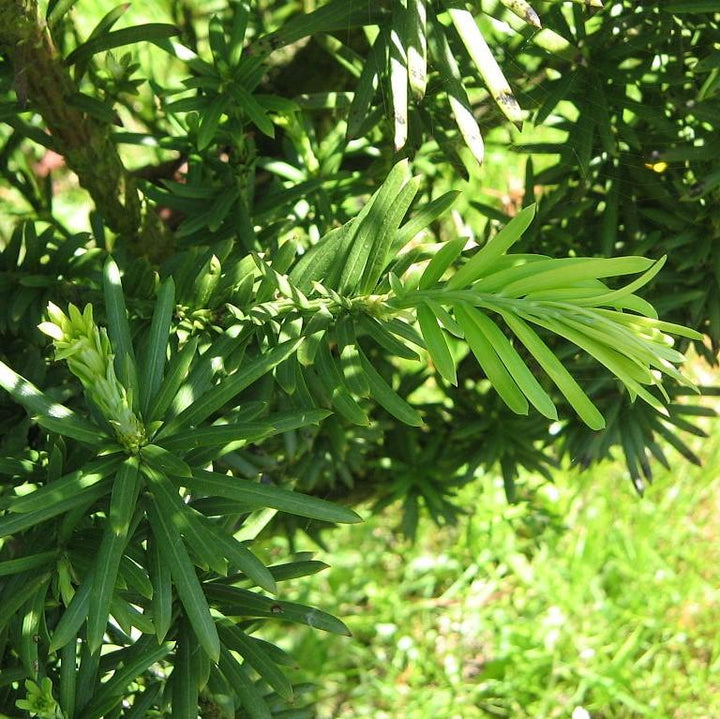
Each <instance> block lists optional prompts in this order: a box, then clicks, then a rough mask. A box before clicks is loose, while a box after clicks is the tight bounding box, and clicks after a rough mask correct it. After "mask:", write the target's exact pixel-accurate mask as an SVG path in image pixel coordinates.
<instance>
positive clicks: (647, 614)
mask: <svg viewBox="0 0 720 719" xmlns="http://www.w3.org/2000/svg"><path fill="white" fill-rule="evenodd" d="M719 451H720V439H718V438H713V439H712V440H711V441H708V442H706V443H705V446H704V447H703V454H704V456H705V457H706V464H705V466H704V467H703V468H694V467H690V466H688V465H687V464H686V463H684V462H683V461H681V460H680V459H677V460H676V463H675V466H674V468H673V470H672V471H671V472H663V473H660V474H659V475H658V477H657V480H656V482H655V484H654V485H653V486H652V487H651V488H650V490H649V491H648V493H647V495H646V497H645V498H644V499H639V498H638V497H637V496H636V495H635V494H634V492H633V490H632V486H631V483H630V481H629V480H628V479H627V478H626V477H625V476H624V469H623V467H622V466H621V464H619V463H618V464H610V463H608V464H604V465H602V466H600V467H598V468H596V469H595V470H593V471H592V472H588V473H585V474H582V475H581V474H578V473H577V472H574V471H566V472H564V473H562V474H561V475H559V476H558V478H557V482H556V484H554V485H547V484H544V485H543V484H540V483H538V482H535V481H533V480H531V479H527V480H526V482H525V484H524V487H523V490H522V492H521V494H522V496H523V502H522V503H521V504H520V505H517V506H508V505H507V503H506V502H505V499H504V496H503V492H502V486H501V482H500V483H498V482H497V481H496V480H494V479H493V478H491V477H487V478H485V479H484V480H482V482H481V483H480V485H475V486H473V487H468V488H467V489H466V490H465V491H464V493H463V494H462V495H461V501H462V503H463V504H464V506H465V508H466V509H467V511H468V517H467V518H466V520H465V521H463V522H462V523H461V524H460V525H459V526H457V527H454V528H452V527H450V528H444V529H437V528H436V527H434V526H433V525H432V524H431V523H430V522H424V523H422V524H421V527H420V531H419V532H418V537H419V539H418V542H417V543H416V544H415V545H410V544H408V543H406V542H404V541H402V540H401V539H400V538H399V537H398V535H397V534H396V532H395V531H394V528H395V527H396V525H397V524H398V522H399V517H398V514H397V513H398V512H399V509H396V510H394V511H391V512H388V513H386V514H385V515H384V516H382V517H376V518H373V519H371V520H370V521H368V523H366V524H365V525H362V526H354V527H348V528H343V529H342V530H340V531H338V532H336V533H333V534H332V535H329V536H328V537H327V539H328V542H329V545H330V547H331V548H332V555H331V556H330V557H328V558H326V559H327V560H328V561H329V562H331V563H332V565H333V566H332V568H331V569H330V570H328V571H327V572H326V573H325V574H324V575H320V577H316V578H314V580H313V581H312V582H307V583H306V584H305V585H304V587H302V588H299V587H296V590H295V591H296V593H297V597H296V596H293V597H292V598H299V599H301V600H302V601H307V602H309V603H313V602H316V603H317V604H318V605H319V606H322V607H324V608H326V609H328V610H330V611H332V612H334V613H335V614H337V615H338V616H341V617H343V618H344V619H345V620H346V621H347V623H348V624H349V626H350V627H351V629H352V630H353V633H354V637H353V638H352V639H345V638H339V637H330V636H327V635H320V634H319V633H312V632H309V631H305V630H303V629H301V630H295V629H292V630H290V631H289V632H288V634H287V635H285V642H286V643H287V645H288V648H290V649H291V651H292V652H293V654H294V656H295V657H296V658H297V660H298V664H299V665H300V666H301V667H302V673H300V672H299V673H298V677H297V679H298V680H300V679H301V678H307V677H313V678H314V679H315V680H316V681H317V683H318V695H319V697H320V704H319V715H318V716H319V717H321V718H323V719H324V718H328V719H329V718H330V717H348V718H350V717H373V718H374V719H383V718H388V719H389V718H390V717H399V716H402V717H408V718H410V719H413V718H415V719H421V718H422V719H424V718H425V717H428V718H434V719H453V718H455V717H457V718H458V719H473V718H474V717H487V716H496V717H572V719H583V718H584V719H587V717H592V719H600V718H603V719H611V718H612V719H624V718H628V719H629V718H630V717H658V719H660V718H661V717H663V718H664V717H673V718H677V719H701V718H707V719H710V718H711V717H717V716H720V638H719V637H718V633H717V627H718V624H719V623H720V541H719V540H720V527H719V526H718V523H717V517H718V516H719V514H720V494H719V491H720V479H718V475H719V474H720V473H719V472H718V456H719V455H718V452H719ZM319 558H321V559H322V558H324V557H323V555H322V554H320V555H319Z"/></svg>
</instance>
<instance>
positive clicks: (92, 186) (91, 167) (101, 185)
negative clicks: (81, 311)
mask: <svg viewBox="0 0 720 719" xmlns="http://www.w3.org/2000/svg"><path fill="white" fill-rule="evenodd" d="M0 50H1V51H2V52H4V53H6V54H7V55H8V56H9V57H10V59H11V61H12V63H13V66H14V71H15V85H16V91H17V94H18V98H19V99H20V100H21V102H24V103H26V104H27V106H28V108H30V109H32V110H34V111H35V112H37V113H38V114H39V115H40V116H41V117H42V118H43V120H44V121H45V124H46V127H47V129H48V131H49V132H50V134H51V136H52V138H53V141H54V144H55V150H56V151H57V152H58V153H59V154H61V155H63V156H64V158H65V162H66V164H67V166H68V167H69V168H70V169H71V170H72V171H73V172H75V174H76V175H77V176H78V178H79V181H80V184H81V185H82V187H84V188H85V189H86V190H87V191H88V192H89V193H90V196H91V197H92V199H93V201H94V202H95V205H96V207H97V209H98V211H99V212H100V213H101V214H102V216H103V219H104V221H105V223H106V225H107V226H108V227H109V228H110V229H111V230H112V231H113V232H115V233H116V234H117V235H118V236H119V238H120V240H121V241H122V242H123V243H125V245H126V246H127V248H128V250H129V251H130V252H131V253H132V254H134V255H137V256H141V257H145V258H147V259H148V260H150V261H151V262H159V261H160V260H162V259H163V258H164V257H167V256H168V255H169V254H171V252H172V241H171V237H170V235H169V233H168V232H166V231H165V230H164V228H163V227H162V226H161V223H160V221H159V219H158V218H157V217H156V216H155V215H154V213H150V214H148V215H146V216H145V217H143V208H142V203H141V201H140V197H139V195H138V191H137V187H136V185H135V181H134V179H133V178H132V177H131V176H130V174H129V173H128V172H127V170H126V169H125V167H124V165H123V163H122V160H121V159H120V155H119V154H118V151H117V147H116V145H115V143H114V142H113V141H112V139H111V131H112V130H111V128H110V127H108V126H107V125H104V124H102V123H100V122H98V121H97V120H95V119H94V118H91V117H88V116H87V115H85V114H84V113H83V112H81V111H80V110H78V109H77V108H75V107H73V106H71V105H69V104H68V102H67V98H69V97H71V96H72V95H74V94H75V93H77V92H78V88H77V86H76V84H75V81H74V80H73V78H72V77H71V75H70V73H69V71H68V69H67V68H66V67H65V65H64V64H63V60H62V58H61V57H60V55H59V53H58V52H57V50H56V48H55V46H54V44H53V41H52V38H51V36H50V33H49V32H48V30H47V28H46V26H45V23H44V22H42V21H41V20H40V18H39V16H38V9H37V3H36V0H0Z"/></svg>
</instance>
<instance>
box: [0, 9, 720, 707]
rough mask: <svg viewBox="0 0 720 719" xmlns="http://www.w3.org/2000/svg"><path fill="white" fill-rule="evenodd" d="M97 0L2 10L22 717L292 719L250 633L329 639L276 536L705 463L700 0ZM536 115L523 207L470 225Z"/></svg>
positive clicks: (4, 581)
mask: <svg viewBox="0 0 720 719" xmlns="http://www.w3.org/2000/svg"><path fill="white" fill-rule="evenodd" d="M83 5H84V3H83V2H75V1H74V0H56V1H54V2H49V3H48V4H46V5H42V6H41V7H38V6H37V3H36V2H34V0H23V2H20V1H19V0H0V46H1V47H2V49H3V51H4V52H5V55H4V57H3V64H2V70H3V73H2V78H3V82H4V85H3V87H2V91H3V96H2V104H1V105H0V113H2V119H3V121H4V122H5V123H6V125H7V127H6V128H4V129H3V130H2V135H1V140H2V149H1V150H0V174H2V176H3V178H4V179H5V181H6V183H7V186H8V189H7V193H6V194H5V195H4V197H3V198H0V201H2V203H3V209H4V212H3V218H2V226H3V228H4V231H5V233H6V234H5V237H4V238H3V240H2V243H1V244H2V252H1V253H0V273H1V277H2V283H1V284H0V298H1V300H2V312H1V313H0V333H2V340H1V342H2V344H1V347H2V360H0V387H2V388H3V390H4V394H3V396H2V398H1V399H2V404H1V405H0V427H1V428H2V440H1V442H0V476H2V480H3V484H2V492H1V493H0V510H1V511H2V516H1V517H0V541H1V542H2V545H0V577H1V579H0V657H1V658H2V660H1V661H2V673H1V674H0V708H1V709H2V710H3V711H6V712H9V713H11V714H12V712H14V711H16V709H15V707H16V706H17V707H19V708H22V709H25V710H27V711H29V712H30V713H31V714H32V713H34V714H35V715H37V716H48V717H49V716H58V717H60V716H62V717H65V718H66V719H71V718H72V717H78V718H80V717H82V718H88V719H89V718H90V717H102V716H107V717H141V716H153V715H167V714H170V715H172V716H174V717H195V716H197V714H198V707H200V711H201V713H202V715H203V716H208V717H210V716H249V717H253V718H256V717H257V718H265V717H270V716H294V717H302V716H310V715H311V714H312V709H311V708H303V707H302V699H301V697H302V692H301V691H297V690H296V689H294V688H293V686H292V685H291V683H290V681H289V680H288V679H287V677H286V675H285V673H284V672H283V670H282V668H281V667H282V666H283V665H286V664H288V663H291V662H292V660H291V659H290V658H289V657H288V655H287V654H286V653H285V652H283V651H282V650H281V649H280V648H279V647H278V646H277V645H275V644H272V643H269V642H267V641H265V640H263V639H260V638H258V637H257V636H254V635H255V633H256V632H257V630H258V628H259V627H261V626H264V625H266V624H272V623H275V622H278V621H280V622H296V623H301V624H307V625H310V626H312V627H315V628H319V629H322V630H325V631H329V632H335V633H341V634H342V633H346V632H347V629H346V627H345V625H344V624H343V623H342V622H341V621H340V620H338V619H336V618H334V617H333V616H332V615H330V614H328V613H326V612H325V611H323V610H322V609H320V608H317V607H314V606H305V605H303V604H298V603H295V602H291V601H284V600H283V599H282V598H281V597H282V590H281V589H279V588H278V583H280V582H282V581H284V580H287V579H290V578H296V577H300V576H304V575H308V574H313V573H315V572H317V571H319V570H320V569H322V568H323V567H324V565H323V564H322V563H320V562H317V561H313V560H312V559H308V558H306V557H299V558H298V557H293V558H290V559H289V561H286V562H283V563H281V564H271V565H270V566H268V565H266V564H265V563H264V562H263V561H261V560H260V559H259V558H258V556H257V553H256V552H254V551H253V547H252V542H253V540H255V539H256V538H257V537H258V536H260V535H261V533H265V534H269V533H273V532H276V533H277V532H287V533H288V534H289V535H290V536H291V537H292V536H293V535H294V533H296V532H298V531H303V532H306V533H308V534H310V535H312V536H314V537H315V538H316V539H317V540H318V541H320V542H322V541H323V540H322V538H321V537H320V534H319V533H320V531H321V530H322V529H323V528H326V527H328V526H331V525H333V524H336V523H343V522H346V523H353V522H356V521H358V520H359V516H358V515H357V514H356V513H355V512H354V511H353V510H352V509H351V508H350V506H351V505H353V504H355V503H357V502H359V501H360V500H363V499H368V498H371V499H373V500H374V505H373V507H374V509H375V510H379V509H380V508H381V507H383V506H385V505H387V504H389V503H392V502H394V501H395V500H398V499H399V500H401V502H402V504H403V510H404V514H403V528H404V530H405V532H406V533H407V534H409V535H413V534H414V533H415V531H416V528H417V523H418V517H419V513H420V511H421V510H422V509H423V508H426V509H427V510H428V511H429V513H430V514H431V516H432V517H433V518H434V519H435V520H436V521H438V522H441V523H442V522H452V521H454V519H455V517H456V515H457V513H458V512H459V511H461V508H460V507H459V506H458V505H457V504H455V503H454V502H453V496H454V494H455V493H456V491H457V489H458V487H460V486H461V485H463V484H466V483H468V482H469V481H471V480H472V479H473V477H475V476H476V475H477V474H478V473H479V472H481V471H482V470H490V469H493V468H498V469H499V470H500V472H501V474H502V477H503V481H504V486H505V491H506V494H507V496H508V498H510V499H513V497H514V491H515V488H514V481H515V478H516V477H517V475H518V472H519V470H520V469H521V468H525V469H529V470H532V471H535V472H537V473H539V474H540V475H543V476H548V477H549V476H551V470H552V468H553V467H554V466H556V465H557V463H558V462H559V461H560V460H561V459H562V458H563V456H564V455H569V456H571V457H572V458H573V459H575V460H577V461H580V462H583V463H586V464H589V463H592V462H594V461H597V460H598V459H600V458H602V457H604V456H606V455H607V454H608V452H609V451H610V449H611V448H612V447H613V446H614V445H618V444H619V445H621V446H622V449H623V451H624V454H625V456H626V459H627V463H628V468H629V471H630V474H631V476H632V478H633V481H634V482H635V484H636V486H637V487H638V489H641V488H642V482H643V478H645V479H650V478H651V476H652V474H651V468H650V465H649V458H650V457H651V456H654V457H656V458H657V459H658V460H659V461H660V462H663V463H667V460H666V458H665V455H664V453H663V450H662V448H661V446H660V444H659V442H658V437H661V438H663V439H664V440H665V441H667V442H669V443H670V444H672V445H673V446H675V447H676V448H678V449H679V450H680V451H681V452H682V453H683V454H684V455H685V456H686V457H688V458H690V459H691V460H694V459H695V456H694V455H693V453H692V452H691V450H690V449H689V448H688V447H687V445H686V444H685V443H684V442H683V440H682V439H681V438H680V437H678V431H690V432H695V433H698V432H702V430H700V429H698V428H697V427H696V426H695V425H694V424H693V423H692V422H691V421H689V420H688V417H690V419H692V418H693V416H697V415H702V414H705V413H706V412H707V410H705V409H704V408H702V407H700V406H695V405H688V404H682V403H679V402H676V401H675V400H676V398H677V397H678V395H679V394H681V393H684V392H688V391H693V389H694V388H693V387H692V383H691V382H689V380H687V379H686V378H685V377H684V376H683V375H682V374H681V372H680V371H679V369H678V365H679V364H681V363H682V361H683V359H684V356H683V352H684V350H685V349H687V347H688V346H689V345H690V344H691V343H695V345H696V347H697V348H698V349H699V350H700V351H701V352H705V353H706V354H707V355H710V356H712V355H713V353H714V351H715V350H716V349H717V346H718V343H719V342H720V315H718V310H717V307H718V303H717V299H718V282H719V281H720V277H719V276H718V274H717V260H716V253H717V248H716V247H715V244H716V243H715V240H716V238H717V233H718V226H717V218H716V217H714V216H713V214H712V206H713V202H715V201H716V200H717V193H718V187H720V181H719V179H718V178H720V173H718V170H717V168H716V167H715V165H714V164H713V163H714V157H716V153H713V152H712V150H713V148H714V147H715V146H716V144H717V133H716V127H717V120H718V116H717V113H718V105H717V96H718V95H717V92H718V88H719V87H720V81H719V80H718V74H719V73H720V66H719V65H718V60H717V52H716V50H714V49H713V42H714V39H716V37H717V29H718V17H717V13H716V12H715V10H717V7H716V5H717V3H714V2H706V1H705V0H702V1H700V2H692V3H683V2H679V3H666V4H664V5H662V6H661V7H653V8H648V7H635V5H636V4H635V3H632V2H629V1H624V2H613V3H607V5H608V7H605V8H601V7H600V5H601V3H599V2H597V0H595V1H591V2H574V3H566V2H560V1H559V0H554V1H553V2H547V3H544V7H543V8H542V12H540V13H539V14H538V13H536V12H535V10H533V9H532V8H530V6H529V5H527V3H525V2H523V1H522V0H502V1H501V2H496V3H495V2H484V3H483V8H482V12H478V11H477V8H473V10H472V11H471V10H470V9H469V6H466V5H465V4H464V3H455V2H442V3H440V2H427V1H426V0H386V1H385V2H376V1H375V2H369V1H366V0H354V1H353V2H347V0H330V1H329V2H326V3H317V4H316V3H311V2H307V1H306V2H302V3H301V2H290V3H288V2H278V1H276V0H257V2H252V3H251V2H248V1H246V0H232V2H228V3H224V4H222V5H219V6H218V7H212V8H208V6H206V5H205V4H203V3H198V4H197V5H195V4H192V3H187V2H176V1H175V0H167V2H165V3H158V4H157V6H154V7H153V9H152V10H151V11H150V12H151V14H153V15H155V16H154V17H149V18H141V17H140V16H139V12H136V11H135V9H134V8H133V9H129V8H128V6H127V5H119V6H116V7H108V8H106V9H105V10H106V11H105V12H104V13H103V11H102V10H101V9H100V4H99V3H96V4H92V3H89V2H88V8H86V10H85V13H86V14H85V15H83V12H84V11H83ZM316 5H317V7H316ZM163 16H164V17H163ZM88 17H90V18H92V22H91V23H90V27H88V28H85V27H84V25H85V24H86V21H85V20H84V18H88ZM41 18H44V20H41ZM128 18H129V22H128ZM123 24H124V26H122V25H123ZM118 27H120V29H117V28H118ZM496 58H498V59H499V61H498V59H496ZM531 119H532V121H533V122H535V123H538V124H540V123H546V124H547V125H549V126H551V127H552V128H553V130H554V135H553V137H560V138H561V139H560V140H559V141H557V142H545V141H544V140H543V139H542V138H543V135H542V133H540V134H538V135H537V136H536V138H537V139H538V141H537V142H532V143H525V144H523V143H519V144H518V143H516V144H515V146H514V149H515V150H517V151H519V152H521V153H527V154H528V157H527V162H526V172H525V175H526V179H525V190H524V195H523V199H522V202H521V203H520V204H521V205H522V208H514V210H513V212H512V213H510V214H511V215H512V216H511V217H510V216H508V215H506V214H503V213H502V212H500V211H499V210H498V209H497V208H496V207H492V206H490V205H488V203H487V202H483V201H482V197H480V195H479V193H478V194H477V195H476V193H472V194H471V195H470V197H469V199H468V198H466V199H458V197H457V195H458V192H457V191H456V186H457V184H458V181H457V177H458V174H460V175H462V176H464V177H466V178H468V179H469V180H470V187H473V186H475V187H476V188H477V178H478V169H477V164H478V162H479V161H481V160H482V159H483V154H484V141H483V135H485V136H486V137H488V136H490V135H491V134H492V133H493V132H496V133H502V132H514V130H512V129H511V127H512V126H510V128H508V121H509V122H510V123H520V122H522V121H526V122H528V123H529V122H530V121H531ZM543 155H547V157H546V158H544V160H542V159H541V160H540V164H541V165H542V168H541V167H540V164H538V158H539V157H541V158H542V156H543ZM58 156H61V157H62V162H63V163H64V166H65V168H66V169H67V170H71V171H72V172H73V173H74V175H72V176H71V175H70V174H69V173H67V172H66V171H65V170H64V169H63V168H62V167H61V168H60V169H57V168H56V169H55V170H53V163H54V162H56V160H55V159H54V158H57V157H58ZM536 164H538V171H537V172H536V171H535V165H536ZM72 177H77V180H78V182H79V185H80V186H81V187H82V188H84V190H85V191H86V192H87V193H88V196H89V204H90V206H91V211H90V213H89V216H88V218H87V219H86V218H78V216H77V212H69V208H68V206H67V205H63V197H64V196H65V195H66V192H67V191H68V184H69V183H71V182H72ZM456 200H457V206H458V207H464V210H465V211H466V212H465V216H466V220H465V221H462V220H461V219H460V215H458V214H455V215H452V214H451V215H450V217H451V218H452V219H451V220H448V213H449V211H450V208H451V206H452V205H453V203H455V201H456ZM458 226H459V227H460V232H458V231H457V227H458ZM663 265H665V268H664V269H662V268H663ZM661 269H662V271H661ZM658 273H660V274H659V275H658ZM656 275H658V277H660V278H662V279H660V280H654V278H655V277H656ZM633 276H634V277H633ZM651 281H652V282H651ZM655 306H657V307H659V308H660V309H661V310H662V316H663V317H664V318H665V317H666V318H667V319H660V318H659V316H658V312H657V311H656V309H655ZM685 324H689V325H692V326H693V327H696V328H697V329H687V328H686V327H685V326H684V325H685ZM698 330H700V331H698ZM673 337H676V338H679V340H674V339H673ZM708 338H709V342H708V344H707V345H706V344H705V342H706V341H707V340H708ZM676 342H678V344H677V345H676V346H674V344H675V343H676ZM706 347H707V349H706ZM53 354H54V361H52V360H51V356H52V355H53ZM40 387H42V389H40ZM329 608H330V609H333V607H329ZM296 696H298V697H300V698H297V699H296ZM17 702H20V703H19V704H18V703H17Z"/></svg>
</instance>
